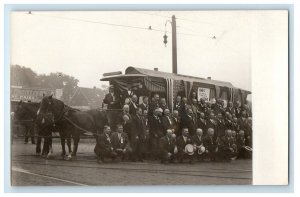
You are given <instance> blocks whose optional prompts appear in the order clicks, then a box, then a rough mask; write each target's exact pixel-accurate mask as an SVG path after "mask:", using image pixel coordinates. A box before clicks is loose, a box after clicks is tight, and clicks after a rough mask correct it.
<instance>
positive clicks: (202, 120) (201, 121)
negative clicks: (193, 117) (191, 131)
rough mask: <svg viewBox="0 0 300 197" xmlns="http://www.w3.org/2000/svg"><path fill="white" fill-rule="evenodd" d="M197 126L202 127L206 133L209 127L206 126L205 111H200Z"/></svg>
mask: <svg viewBox="0 0 300 197" xmlns="http://www.w3.org/2000/svg"><path fill="white" fill-rule="evenodd" d="M197 127H198V128H200V129H202V131H203V132H204V135H206V130H207V127H206V120H205V114H204V112H200V116H199V119H198V121H197Z"/></svg>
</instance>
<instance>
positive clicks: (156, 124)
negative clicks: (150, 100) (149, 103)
mask: <svg viewBox="0 0 300 197" xmlns="http://www.w3.org/2000/svg"><path fill="white" fill-rule="evenodd" d="M149 132H150V136H151V137H157V138H161V137H162V136H164V132H163V128H162V123H161V119H160V118H159V117H155V116H154V115H153V116H150V117H149ZM155 135H157V136H155Z"/></svg>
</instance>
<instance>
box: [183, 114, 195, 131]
mask: <svg viewBox="0 0 300 197" xmlns="http://www.w3.org/2000/svg"><path fill="white" fill-rule="evenodd" d="M181 126H182V128H185V127H186V128H188V129H189V134H190V135H191V136H193V135H194V134H195V131H196V129H197V122H196V118H195V117H193V116H189V115H184V116H183V117H182V119H181Z"/></svg>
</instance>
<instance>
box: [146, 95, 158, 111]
mask: <svg viewBox="0 0 300 197" xmlns="http://www.w3.org/2000/svg"><path fill="white" fill-rule="evenodd" d="M156 108H159V95H158V94H154V96H153V100H152V102H151V103H150V104H149V111H148V115H149V116H152V115H153V112H154V110H155V109H156Z"/></svg>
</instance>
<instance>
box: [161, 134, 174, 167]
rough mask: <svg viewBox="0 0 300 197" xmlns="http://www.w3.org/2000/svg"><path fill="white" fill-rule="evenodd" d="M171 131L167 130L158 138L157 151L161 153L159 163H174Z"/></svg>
mask: <svg viewBox="0 0 300 197" xmlns="http://www.w3.org/2000/svg"><path fill="white" fill-rule="evenodd" d="M172 134H173V132H172V130H171V129H168V130H167V134H166V135H165V136H164V137H162V138H160V140H159V149H160V152H161V163H164V164H166V163H168V162H170V163H173V162H174V158H175V157H174V150H175V140H174V138H173V137H172Z"/></svg>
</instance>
